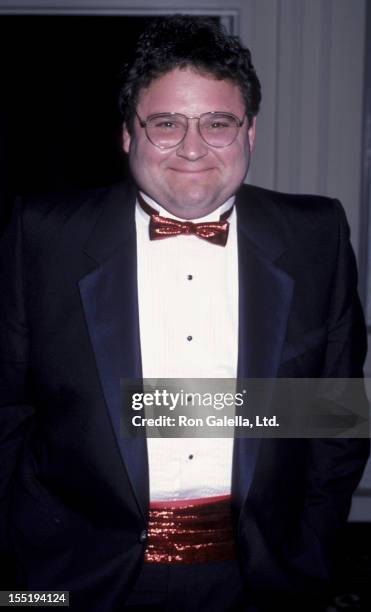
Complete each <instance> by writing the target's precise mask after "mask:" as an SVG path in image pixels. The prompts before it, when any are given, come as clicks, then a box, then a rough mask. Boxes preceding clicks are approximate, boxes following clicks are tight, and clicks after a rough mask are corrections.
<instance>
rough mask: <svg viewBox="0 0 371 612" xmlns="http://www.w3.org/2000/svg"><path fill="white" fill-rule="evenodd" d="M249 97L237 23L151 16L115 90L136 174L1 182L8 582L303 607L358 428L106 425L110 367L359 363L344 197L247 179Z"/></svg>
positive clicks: (319, 580) (212, 371)
mask: <svg viewBox="0 0 371 612" xmlns="http://www.w3.org/2000/svg"><path fill="white" fill-rule="evenodd" d="M259 103H260V85H259V81H258V79H257V76H256V74H255V71H254V68H253V65H252V63H251V58H250V53H249V51H248V50H247V49H245V48H243V47H242V46H241V44H240V43H239V42H238V40H237V39H235V38H232V37H229V36H227V35H226V34H225V33H224V31H223V30H222V29H220V28H219V27H218V26H216V25H215V24H214V23H213V21H212V20H209V19H196V18H193V17H188V16H183V17H182V16H173V17H169V18H166V19H161V20H159V21H157V22H156V23H155V25H151V26H149V28H148V29H147V31H146V32H145V33H144V34H143V35H142V37H141V39H140V41H139V44H138V48H137V52H136V56H135V58H134V60H133V63H132V64H131V65H130V66H129V67H127V71H126V81H125V84H124V85H123V88H122V92H121V109H122V111H123V116H124V130H123V148H124V151H125V152H126V153H127V154H128V156H129V163H130V169H131V173H132V176H133V179H134V183H133V184H130V185H127V184H119V185H115V186H113V187H109V188H104V189H101V190H98V191H93V192H89V193H83V194H81V193H80V194H75V195H68V196H67V195H65V194H62V195H53V196H46V197H44V198H39V197H37V198H33V199H30V200H28V201H27V202H25V203H22V202H18V204H17V206H16V210H15V213H14V218H13V221H12V223H11V224H10V226H9V228H8V231H7V233H6V235H5V236H4V239H3V245H2V267H3V271H2V283H3V285H2V286H3V287H4V289H3V294H2V295H3V300H2V313H1V317H0V325H1V338H2V343H1V361H2V377H3V382H2V387H1V389H2V399H1V405H2V409H1V418H2V423H3V425H2V429H1V431H2V434H1V436H2V437H1V442H2V445H1V453H2V454H1V458H2V461H1V465H2V468H1V470H2V481H1V483H2V500H3V523H2V525H3V542H4V549H5V554H8V555H9V557H8V558H9V559H10V558H12V559H13V567H14V570H15V578H14V582H12V583H10V582H8V583H7V584H4V587H3V588H17V589H29V590H48V591H61V590H68V591H70V608H71V609H72V610H76V611H79V612H81V611H85V610H86V611H89V612H111V611H116V610H117V611H118V610H123V609H127V610H144V609H148V610H174V611H181V610H187V611H195V610H213V611H219V610H220V611H222V610H223V611H224V610H245V611H252V610H259V611H261V610H265V611H271V610H274V609H276V606H280V605H281V607H282V606H284V608H283V609H286V610H289V609H290V606H291V607H292V609H295V610H298V609H304V602H307V601H309V598H310V596H311V595H312V596H313V597H314V599H316V598H317V596H319V594H320V593H321V591H322V590H323V589H325V588H326V584H327V580H328V577H329V576H328V572H329V566H328V554H329V551H330V549H331V545H332V544H333V542H334V539H335V536H336V534H337V533H338V531H339V529H340V528H341V527H342V525H343V524H344V522H345V520H346V517H347V514H348V511H349V505H350V500H351V495H352V492H353V491H354V489H355V487H356V486H357V483H358V481H359V479H360V476H361V474H362V470H363V467H364V464H365V462H366V459H367V455H368V444H367V442H366V441H363V440H341V439H336V440H324V439H315V440H309V439H308V440H303V439H291V440H289V439H282V438H281V439H263V440H261V441H258V440H253V439H236V440H235V441H233V440H232V439H231V438H221V439H207V440H206V439H205V440H202V439H192V438H191V439H181V440H179V439H177V438H176V439H175V440H174V439H170V438H169V439H165V438H162V439H160V440H157V439H151V438H148V440H147V441H146V440H145V438H143V437H141V436H137V437H132V438H130V437H123V436H122V434H121V433H120V380H122V379H138V378H141V377H142V376H143V377H145V378H214V379H215V378H232V379H235V378H239V379H242V378H249V377H254V378H268V379H271V378H275V377H287V378H296V377H302V378H304V377H307V378H316V377H317V378H320V377H323V378H338V377H340V378H351V377H361V376H362V364H363V360H364V356H365V350H366V346H365V329H364V323H363V318H362V314H361V309H360V305H359V300H358V297H357V291H356V270H355V262H354V257H353V254H352V251H351V247H350V244H349V235H348V227H347V223H346V220H345V216H344V212H343V210H342V208H341V206H340V205H339V204H338V203H337V202H335V201H332V200H329V199H327V198H320V197H312V196H292V195H284V194H278V193H274V192H270V191H267V190H263V189H259V188H255V187H252V186H242V183H243V180H244V178H245V176H246V173H247V170H248V166H249V161H250V155H251V151H252V149H253V145H254V138H255V122H256V115H257V113H258V110H259ZM9 580H10V578H9ZM303 600H304V602H303ZM298 602H300V603H298ZM310 609H311V610H314V609H316V608H315V604H313V603H310Z"/></svg>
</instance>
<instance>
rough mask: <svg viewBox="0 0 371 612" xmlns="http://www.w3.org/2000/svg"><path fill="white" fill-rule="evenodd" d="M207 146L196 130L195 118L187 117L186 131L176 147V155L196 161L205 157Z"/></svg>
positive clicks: (196, 122)
mask: <svg viewBox="0 0 371 612" xmlns="http://www.w3.org/2000/svg"><path fill="white" fill-rule="evenodd" d="M208 150H209V149H208V146H207V144H206V142H205V141H204V140H203V139H202V138H201V135H200V132H199V131H198V121H197V119H188V130H187V133H186V135H185V137H184V139H183V140H182V142H181V143H180V145H179V146H178V148H177V151H176V154H177V155H178V157H183V158H184V159H188V160H189V161H197V160H198V159H201V158H202V157H205V155H207V153H208Z"/></svg>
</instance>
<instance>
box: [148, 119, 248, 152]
mask: <svg viewBox="0 0 371 612" xmlns="http://www.w3.org/2000/svg"><path fill="white" fill-rule="evenodd" d="M136 115H137V117H138V120H139V124H140V126H141V127H142V128H145V130H146V135H147V138H148V140H149V141H150V142H151V143H152V144H153V145H155V147H159V148H160V149H171V148H172V147H176V146H178V145H179V144H180V143H181V142H182V141H183V140H184V138H185V136H186V134H187V130H188V122H189V120H190V119H196V120H197V127H198V132H199V134H200V136H201V138H202V139H203V140H204V141H205V142H206V144H208V145H210V146H211V147H228V146H229V145H231V144H232V142H234V141H235V140H236V138H237V134H238V130H239V129H240V127H241V126H242V125H243V123H244V121H245V116H246V115H244V117H243V119H242V120H241V119H239V118H238V117H236V116H235V115H233V114H232V113H221V112H219V111H212V112H210V113H203V114H202V115H199V116H196V115H195V116H192V117H187V116H186V115H182V114H181V113H158V114H156V115H149V117H147V119H145V120H143V119H141V117H139V115H138V113H136Z"/></svg>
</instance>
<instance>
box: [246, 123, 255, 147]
mask: <svg viewBox="0 0 371 612" xmlns="http://www.w3.org/2000/svg"><path fill="white" fill-rule="evenodd" d="M255 128H256V117H253V120H252V122H251V125H250V127H249V128H248V131H247V134H248V139H249V143H250V151H253V149H254V143H255Z"/></svg>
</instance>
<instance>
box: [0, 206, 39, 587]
mask: <svg viewBox="0 0 371 612" xmlns="http://www.w3.org/2000/svg"><path fill="white" fill-rule="evenodd" d="M21 226H22V222H21V202H20V201H17V202H16V204H15V206H14V210H13V214H12V218H11V220H10V223H9V224H8V226H7V228H6V230H5V232H4V234H3V236H2V238H1V240H0V295H1V299H0V551H1V557H2V558H1V561H2V563H1V567H2V568H6V570H7V572H5V574H4V572H3V571H2V572H1V578H0V580H1V583H3V582H4V584H1V587H2V588H3V589H4V588H5V589H9V588H11V587H12V585H11V582H12V577H11V574H12V572H11V558H10V553H9V542H8V528H7V525H8V518H9V517H8V508H9V501H10V495H11V486H12V480H13V477H14V475H15V472H16V469H17V460H18V457H19V454H20V451H21V448H22V444H23V442H24V440H25V437H26V435H27V432H28V431H29V429H30V427H31V424H32V420H33V419H32V416H33V413H34V410H33V406H32V403H31V393H30V388H29V387H30V386H29V333H28V326H27V320H26V314H25V307H24V292H23V273H24V264H25V263H27V262H23V256H22V231H21V230H22V227H21Z"/></svg>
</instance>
